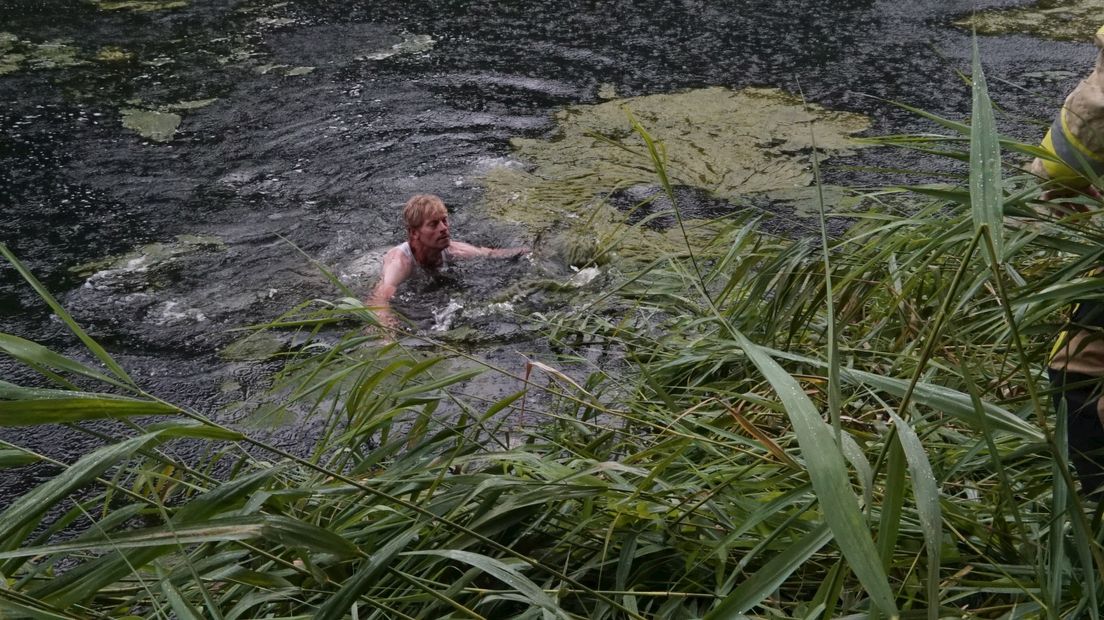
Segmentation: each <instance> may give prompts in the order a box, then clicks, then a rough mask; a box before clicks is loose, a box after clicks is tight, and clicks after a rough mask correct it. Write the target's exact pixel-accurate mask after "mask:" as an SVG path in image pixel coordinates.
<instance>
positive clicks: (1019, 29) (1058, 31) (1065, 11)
mask: <svg viewBox="0 0 1104 620" xmlns="http://www.w3.org/2000/svg"><path fill="white" fill-rule="evenodd" d="M1101 23H1104V0H1049V1H1048V0H1042V1H1041V2H1039V3H1038V4H1036V5H1035V6H1030V7H1021V8H1011V9H991V10H988V11H982V12H980V13H976V14H974V15H971V16H968V17H965V18H963V19H960V20H958V21H956V22H955V25H956V26H961V27H963V28H970V27H973V28H975V29H977V32H978V34H1009V33H1024V34H1030V35H1033V36H1036V37H1041V38H1044V39H1053V40H1056V41H1091V40H1092V37H1093V33H1095V32H1096V29H1097V28H1099V27H1100V24H1101Z"/></svg>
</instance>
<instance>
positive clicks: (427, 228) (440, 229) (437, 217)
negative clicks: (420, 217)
mask: <svg viewBox="0 0 1104 620" xmlns="http://www.w3.org/2000/svg"><path fill="white" fill-rule="evenodd" d="M411 237H412V238H413V239H414V240H415V241H416V242H418V243H419V244H421V245H422V246H423V247H427V248H432V249H435V250H444V249H445V248H447V247H448V246H449V242H450V241H451V239H450V238H449V223H448V212H447V211H439V212H437V213H434V214H433V215H430V216H429V217H427V218H426V219H425V220H424V221H422V225H421V226H419V227H417V228H415V229H414V232H413V234H412V235H411Z"/></svg>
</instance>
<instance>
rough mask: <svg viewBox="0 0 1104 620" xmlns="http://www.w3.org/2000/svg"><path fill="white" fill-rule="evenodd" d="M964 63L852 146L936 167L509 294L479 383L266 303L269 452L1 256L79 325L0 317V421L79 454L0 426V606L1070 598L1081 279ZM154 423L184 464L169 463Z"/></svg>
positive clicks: (931, 609) (536, 606) (437, 612)
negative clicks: (1053, 401)
mask: <svg viewBox="0 0 1104 620" xmlns="http://www.w3.org/2000/svg"><path fill="white" fill-rule="evenodd" d="M974 75H975V76H978V77H979V78H980V76H981V72H980V70H979V67H977V65H976V64H975V71H974ZM974 89H975V105H974V110H973V113H972V115H971V117H972V125H970V126H966V125H960V124H957V123H953V122H950V121H942V122H943V125H944V127H945V128H946V129H947V132H946V133H947V135H944V136H935V135H927V136H899V137H890V138H884V139H882V142H883V143H892V144H896V145H898V146H902V147H909V148H919V149H924V150H928V151H930V152H932V153H938V154H941V155H944V156H951V157H959V158H961V159H964V160H967V161H969V176H968V178H963V180H962V184H961V186H960V187H954V186H949V185H948V186H940V187H933V186H928V187H921V188H914V190H913V191H911V192H906V191H904V190H898V189H888V190H884V191H879V192H872V193H869V194H868V195H867V196H866V197H865V200H866V201H867V203H868V204H871V205H879V206H877V207H874V208H871V209H870V210H868V211H866V212H863V213H851V214H849V217H851V218H853V224H852V225H851V226H850V228H849V229H848V230H847V232H846V233H844V234H842V235H840V236H838V237H834V238H832V237H829V236H828V235H827V234H826V233H825V234H823V235H822V236H821V237H820V238H814V239H804V240H789V239H780V238H776V237H773V236H771V235H769V234H765V233H764V232H763V231H762V229H761V227H760V226H761V221H760V219H759V218H756V217H755V216H754V215H753V214H747V215H745V216H743V218H744V219H739V220H736V219H733V220H731V221H730V222H729V224H728V226H727V227H726V228H725V229H724V230H723V231H722V232H721V233H720V234H718V235H716V236H715V238H713V239H712V241H711V242H710V243H708V244H706V245H704V246H700V247H690V246H688V247H686V248H685V250H684V251H681V252H677V253H673V254H669V255H664V256H661V257H657V258H656V260H655V261H653V262H652V263H650V264H648V265H646V266H644V267H642V268H640V269H639V270H637V271H636V272H634V273H631V274H629V275H627V276H626V277H625V278H624V279H623V280H622V281H620V282H619V283H618V284H617V285H616V286H614V287H612V288H610V289H608V290H606V291H604V292H602V293H600V294H595V296H593V297H591V298H590V299H588V300H587V304H586V305H585V306H583V307H579V308H573V309H565V310H562V311H559V312H555V313H546V314H544V315H541V316H534V317H530V319H529V320H533V321H541V322H542V329H543V330H544V332H545V333H546V334H547V337H548V339H549V341H550V342H551V343H552V344H553V345H554V348H556V349H557V350H560V351H562V357H560V358H558V359H545V360H538V359H533V360H529V362H528V363H527V364H526V365H525V368H524V372H523V373H518V374H520V375H521V376H518V377H517V378H516V386H517V389H516V391H515V392H513V393H511V394H508V395H506V396H505V397H502V398H500V399H498V400H497V401H495V402H485V401H482V400H480V399H479V398H477V397H473V396H471V395H468V394H466V393H465V392H464V390H463V389H462V386H463V385H464V381H466V380H468V379H470V378H471V377H472V376H473V375H474V374H475V373H480V372H484V373H497V372H505V371H502V370H499V369H496V368H491V367H488V366H486V365H483V364H481V363H480V361H479V360H477V359H471V358H466V357H465V356H464V354H463V353H462V352H459V351H448V350H447V349H435V350H434V351H435V352H434V353H427V352H426V350H425V349H413V350H412V349H408V348H405V347H404V346H403V344H402V343H401V342H400V343H391V344H387V345H385V346H374V345H372V342H373V341H372V339H371V338H370V337H368V336H365V335H363V334H362V332H361V331H360V330H359V328H358V329H357V330H356V331H354V332H352V333H350V334H349V335H347V336H346V337H344V338H342V339H340V340H338V341H336V342H335V341H334V340H333V339H332V338H326V337H322V336H324V333H327V332H325V329H326V328H327V326H331V325H333V324H334V323H336V322H339V321H348V320H349V319H350V318H352V319H354V320H358V321H365V320H367V321H371V316H370V313H368V311H367V310H365V309H364V308H363V307H361V306H360V305H359V303H357V302H355V301H354V300H343V301H340V302H333V303H326V304H320V303H312V304H307V305H304V307H302V308H299V309H297V310H295V311H294V312H292V313H289V315H287V316H286V317H284V318H282V319H281V320H279V321H276V322H274V324H273V325H272V326H270V329H298V330H300V331H301V332H302V334H303V338H302V340H304V341H306V342H310V343H311V344H307V345H306V346H304V347H303V348H302V349H301V350H299V351H297V352H295V354H293V355H291V356H289V358H288V359H287V360H286V364H285V365H284V367H283V369H282V371H281V372H280V373H279V375H278V377H277V379H276V386H275V388H274V391H273V396H272V397H271V398H270V399H269V401H268V402H265V403H258V404H257V406H256V409H255V411H253V413H252V416H253V419H254V421H260V422H262V423H263V424H264V425H271V424H275V423H276V422H277V421H279V420H284V421H286V420H289V419H290V420H296V421H298V422H297V423H301V424H309V423H314V424H317V426H318V433H317V438H318V440H317V443H316V444H315V445H311V446H298V447H296V449H285V448H281V447H278V446H277V445H274V443H273V442H271V441H266V440H265V439H263V437H264V436H265V434H264V433H263V431H261V430H258V429H257V428H256V427H250V426H248V425H245V424H241V425H236V426H235V427H234V428H230V427H227V426H224V425H221V424H219V423H217V422H215V421H213V420H212V419H211V418H210V417H207V416H206V415H205V414H204V412H196V411H191V410H187V409H183V408H180V407H177V406H175V405H172V404H169V403H166V402H163V401H161V400H159V399H157V398H156V397H155V396H154V395H150V394H147V393H146V392H144V391H143V390H142V388H141V387H140V383H139V382H138V381H136V380H135V379H133V378H131V377H130V376H129V375H128V374H127V373H126V371H125V370H124V369H123V368H122V367H121V366H120V365H119V364H117V363H116V362H115V361H114V360H113V359H112V358H111V356H110V355H109V354H108V353H107V352H106V351H105V350H104V349H103V348H101V347H100V346H99V345H98V344H97V343H96V342H95V341H93V340H92V339H91V338H89V337H88V336H87V335H86V334H85V333H84V332H83V331H82V330H81V328H80V327H79V326H78V325H77V324H76V323H75V322H74V321H72V320H71V319H70V318H69V317H68V315H67V314H66V313H65V311H64V309H63V308H62V307H61V306H60V305H58V304H57V302H56V301H54V300H53V299H52V298H51V297H50V296H49V294H48V292H47V291H45V290H44V289H42V287H41V286H40V285H37V284H36V283H35V281H34V279H33V276H31V274H29V273H27V272H26V270H25V269H22V268H21V267H19V263H18V262H17V261H16V260H15V257H13V256H11V255H10V253H7V252H6V251H5V254H6V256H7V258H8V259H9V260H10V261H12V264H14V265H16V266H17V267H19V268H20V269H21V270H22V271H23V273H24V275H25V277H26V278H27V279H28V281H29V282H31V283H32V285H34V286H36V288H37V289H38V291H39V293H40V295H42V297H43V299H44V300H45V302H46V303H48V304H50V305H51V306H52V308H53V310H54V312H55V313H56V314H57V315H58V316H59V317H60V318H61V319H62V321H63V322H64V323H65V324H66V325H67V326H68V327H69V328H70V329H71V330H72V331H73V333H74V334H75V335H76V336H77V337H79V338H80V339H81V340H82V341H83V342H84V344H85V345H86V347H87V351H88V354H87V356H86V359H85V360H84V361H78V360H76V359H72V358H66V357H62V356H61V355H59V354H57V353H54V352H51V351H49V350H47V349H46V348H44V347H41V346H39V345H36V344H34V343H31V342H28V341H25V340H22V339H20V338H17V337H14V336H10V335H0V349H2V350H3V351H4V353H6V354H7V355H9V356H11V357H14V358H16V359H17V360H19V361H21V362H22V363H24V364H25V365H26V366H27V367H29V368H30V369H33V370H35V371H37V372H38V373H39V374H40V375H41V377H42V378H43V380H44V381H49V382H52V383H53V386H52V387H50V388H43V387H37V386H35V387H30V386H18V385H15V384H13V383H9V382H0V399H3V400H0V423H2V424H4V425H29V424H69V425H71V426H72V427H73V428H76V429H81V430H82V431H83V432H86V433H89V434H94V435H96V436H97V437H99V438H100V439H101V440H102V447H99V448H98V449H96V450H94V451H91V452H89V453H88V454H85V455H83V456H81V457H80V458H79V459H75V460H74V461H73V462H69V463H60V462H55V461H52V460H50V459H49V458H47V457H45V456H43V455H40V454H36V453H34V452H32V451H29V450H27V449H25V448H23V447H20V446H17V445H10V444H9V445H3V446H0V467H8V468H10V467H28V466H31V467H53V468H54V471H55V472H56V475H54V476H53V477H52V478H50V479H49V480H48V481H46V482H44V483H42V484H40V485H38V486H37V487H35V488H31V489H27V491H26V493H25V494H24V495H23V496H22V497H20V498H18V499H16V500H15V501H14V502H12V503H11V504H10V505H9V506H7V507H6V508H5V509H3V511H2V512H0V609H2V610H3V614H5V615H8V616H11V617H33V618H106V617H112V618H118V617H136V618H225V619H226V620H234V619H237V618H256V617H271V618H295V617H301V618H306V617H313V618H345V617H352V618H446V617H447V618H538V617H539V618H593V619H598V618H651V617H663V618H738V617H741V616H744V615H746V616H748V617H764V618H835V617H876V618H888V617H893V616H900V617H909V618H912V617H915V618H938V617H949V616H953V617H966V618H1036V617H1049V618H1058V617H1090V618H1097V617H1099V612H1098V609H1099V607H1100V603H1101V601H1102V599H1104V589H1102V584H1104V561H1102V560H1104V558H1102V550H1101V547H1100V543H1099V540H1100V536H1101V529H1102V527H1101V514H1100V511H1095V510H1094V507H1093V504H1091V503H1085V502H1084V501H1083V500H1082V499H1081V498H1080V497H1079V495H1078V493H1077V491H1076V483H1075V481H1074V479H1073V478H1072V476H1071V474H1070V471H1069V469H1068V467H1067V464H1066V458H1065V455H1064V453H1065V445H1064V439H1063V437H1064V431H1063V428H1064V421H1063V419H1064V415H1063V414H1062V413H1061V412H1059V413H1058V414H1055V412H1054V411H1053V410H1052V407H1051V405H1050V404H1049V402H1050V401H1049V395H1048V393H1047V390H1048V386H1047V384H1046V382H1045V376H1044V374H1043V368H1044V366H1045V360H1046V350H1047V345H1048V343H1049V341H1050V340H1051V339H1052V337H1053V335H1054V334H1055V333H1056V332H1057V331H1058V330H1060V329H1061V328H1062V322H1063V309H1064V308H1065V307H1066V306H1067V305H1068V304H1069V303H1070V302H1071V301H1072V300H1073V299H1076V298H1078V297H1084V296H1085V295H1095V294H1096V293H1094V291H1095V290H1096V286H1095V283H1094V282H1093V281H1092V279H1090V278H1087V277H1085V275H1084V274H1085V273H1086V271H1087V269H1088V268H1089V267H1091V266H1094V265H1096V264H1098V263H1099V261H1100V254H1101V248H1102V247H1104V245H1102V243H1101V241H1102V239H1101V232H1100V228H1099V224H1098V223H1097V222H1094V221H1093V220H1092V217H1091V216H1090V215H1080V214H1077V213H1075V212H1072V211H1071V212H1068V213H1059V212H1056V211H1051V210H1048V209H1046V208H1042V207H1040V205H1039V204H1038V203H1037V202H1036V201H1037V199H1038V196H1039V192H1040V188H1039V187H1038V186H1037V183H1036V182H1035V180H1034V179H1030V178H1027V177H1025V176H1024V175H1022V174H1021V173H1019V172H1018V167H1017V166H1018V164H1019V163H1022V159H1023V157H1024V155H1030V154H1032V153H1033V150H1032V148H1031V147H1029V146H1026V145H1022V144H1016V143H1013V142H1011V141H1007V140H1002V139H1000V138H999V137H998V136H997V134H996V133H995V130H994V128H993V121H992V112H991V107H990V105H989V101H988V97H987V95H986V92H985V88H984V83H983V81H982V80H981V79H978V80H977V81H976V82H975V85H974ZM641 135H642V136H644V137H645V139H644V141H643V144H645V146H646V147H647V149H648V151H649V153H645V154H646V155H647V154H650V155H651V156H652V157H651V161H652V163H653V165H654V167H655V168H656V172H657V176H658V178H659V179H660V184H661V185H664V186H665V189H666V190H667V191H668V193H669V194H670V197H671V199H672V200H673V199H674V193H673V192H672V191H671V188H670V187H669V186H666V179H667V178H668V175H667V174H666V170H665V167H664V158H663V156H662V149H661V148H660V147H659V146H658V145H656V144H655V143H653V142H651V141H649V140H647V139H646V134H645V133H642V134H641ZM1001 153H1004V154H1005V155H1006V156H1007V157H1008V161H1007V162H1004V164H1003V165H1002V161H1001ZM1074 201H1075V202H1082V203H1087V201H1086V200H1085V199H1074ZM902 205H908V207H909V208H908V209H902V208H901V206H902ZM1087 206H1089V207H1090V208H1092V209H1096V208H1099V205H1096V204H1087ZM829 207H830V205H829ZM676 215H677V211H676ZM824 217H826V216H825V215H824V214H822V230H826V227H825V226H823V218H824ZM679 225H681V221H680V223H679ZM312 334H313V335H315V336H318V337H314V338H311V335H312ZM377 344H378V343H377ZM603 356H605V357H604V358H603ZM602 359H612V360H616V364H610V365H606V364H604V363H600V362H601V360H602ZM457 360H461V361H462V362H463V363H460V362H458V361H457ZM534 413H536V414H539V415H538V416H537V419H539V420H542V422H541V423H539V424H535V425H532V426H530V427H524V428H519V427H517V426H514V425H511V424H510V423H509V420H510V419H511V418H513V417H518V416H525V415H530V414H534ZM147 416H156V417H155V418H149V417H147ZM151 419H152V420H155V421H153V422H150V421H149V420H151ZM105 420H110V423H109V422H106V421H105ZM506 428H509V432H508V433H507V432H506V431H505V430H504V429H506ZM179 441H188V442H192V443H193V445H194V444H195V443H197V442H198V443H199V444H201V446H202V447H201V448H200V450H201V451H202V453H203V458H201V459H199V460H198V461H189V462H185V461H184V460H182V459H180V458H177V457H176V456H174V446H175V445H176V444H175V443H174V442H179Z"/></svg>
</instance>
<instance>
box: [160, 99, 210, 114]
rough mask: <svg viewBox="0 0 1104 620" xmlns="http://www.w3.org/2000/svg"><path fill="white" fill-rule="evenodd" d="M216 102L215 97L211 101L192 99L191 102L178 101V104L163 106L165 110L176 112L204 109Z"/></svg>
mask: <svg viewBox="0 0 1104 620" xmlns="http://www.w3.org/2000/svg"><path fill="white" fill-rule="evenodd" d="M216 101H218V98H217V97H215V98H212V99H194V100H192V101H180V102H178V103H170V104H168V105H166V106H164V108H165V109H166V110H178V111H187V110H198V109H199V108H205V107H207V106H209V105H211V104H212V103H214V102H216Z"/></svg>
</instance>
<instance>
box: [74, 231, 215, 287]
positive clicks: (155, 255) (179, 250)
mask: <svg viewBox="0 0 1104 620" xmlns="http://www.w3.org/2000/svg"><path fill="white" fill-rule="evenodd" d="M225 247H226V244H225V243H224V242H223V240H222V239H220V238H219V237H215V236H211V235H177V237H176V240H175V241H172V242H167V243H162V242H157V243H150V244H147V245H144V246H141V247H139V248H137V249H135V250H134V251H132V252H128V253H126V254H124V255H122V256H111V257H107V258H103V259H100V260H96V261H92V262H88V263H83V264H81V265H77V266H75V267H72V268H70V269H69V271H70V273H72V274H74V275H76V276H79V277H82V278H87V277H89V276H92V275H94V274H96V273H99V272H104V271H126V270H139V269H141V270H148V269H149V268H150V267H152V266H155V265H158V264H161V263H165V262H167V261H170V260H172V259H174V258H176V257H178V256H184V255H187V254H191V253H193V252H198V251H201V250H222V249H225Z"/></svg>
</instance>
